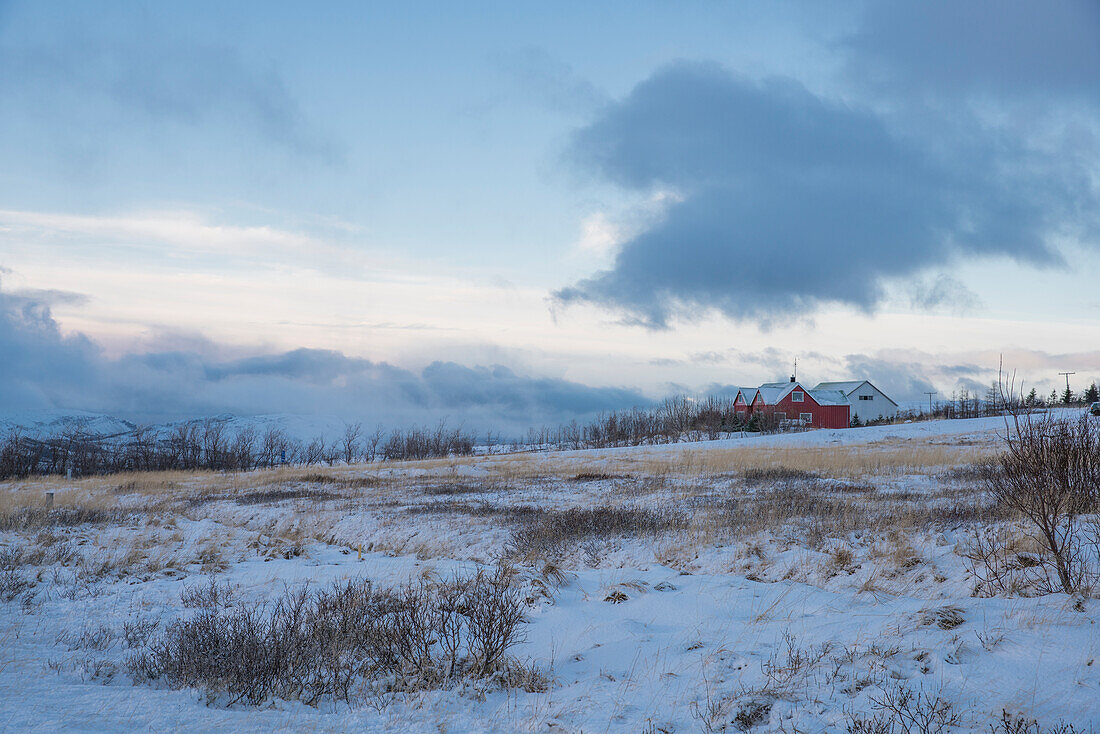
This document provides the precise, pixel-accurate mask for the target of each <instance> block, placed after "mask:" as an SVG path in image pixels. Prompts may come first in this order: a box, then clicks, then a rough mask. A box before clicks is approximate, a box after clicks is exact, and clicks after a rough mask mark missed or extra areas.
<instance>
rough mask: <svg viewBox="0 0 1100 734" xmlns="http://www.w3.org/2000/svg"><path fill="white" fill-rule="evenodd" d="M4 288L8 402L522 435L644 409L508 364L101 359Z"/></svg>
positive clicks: (1, 366)
mask: <svg viewBox="0 0 1100 734" xmlns="http://www.w3.org/2000/svg"><path fill="white" fill-rule="evenodd" d="M32 295H33V294H12V293H3V292H0V354H3V355H4V357H3V359H0V407H2V408H3V410H4V411H32V410H43V409H80V410H91V411H98V412H104V413H110V414H113V415H118V416H120V417H123V418H127V419H129V420H134V421H137V422H148V423H151V422H159V421H164V420H173V419H177V418H188V417H198V416H204V415H212V414H217V413H224V412H231V413H237V414H241V415H255V414H263V413H295V414H304V415H310V414H326V415H334V416H338V417H342V418H345V419H347V420H359V421H363V422H364V423H367V424H370V425H373V424H374V423H383V424H385V425H387V426H407V425H411V424H414V423H419V424H422V423H428V422H433V423H434V422H435V421H437V420H440V419H443V418H446V419H447V420H448V421H449V422H450V423H451V424H452V425H457V424H459V423H461V424H463V425H465V426H466V427H467V428H470V429H476V430H486V429H490V428H492V429H494V430H495V431H508V432H513V433H516V432H523V431H526V429H527V428H528V427H530V426H534V425H540V424H544V423H558V422H568V421H569V420H572V419H574V418H577V419H584V418H587V417H590V416H593V415H595V414H597V413H599V412H601V411H608V410H615V409H620V408H624V407H630V406H632V405H647V404H649V403H650V400H649V399H647V398H646V397H645V396H644V395H642V394H641V393H640V392H637V391H634V390H629V389H620V388H600V387H590V386H587V385H582V384H580V383H576V382H571V381H568V380H562V379H556V378H546V377H531V376H526V375H521V374H517V373H516V372H514V371H513V370H511V369H509V368H508V367H504V366H500V365H494V366H487V367H484V366H474V367H469V366H464V365H460V364H456V363H453V362H434V363H432V364H430V365H428V366H427V367H425V368H424V369H423V370H420V371H418V372H414V371H412V370H408V369H404V368H401V367H397V366H394V365H391V364H387V363H385V362H373V361H371V360H367V359H359V358H355V357H348V356H346V355H344V354H341V353H340V352H336V351H328V350H320V349H295V350H292V351H289V352H284V353H280V354H270V355H263V356H254V357H245V358H237V359H217V358H211V357H208V356H206V355H204V354H203V353H200V352H196V351H158V352H153V353H146V354H128V355H125V356H123V357H121V358H119V359H110V358H107V357H106V356H104V354H103V353H102V350H101V349H100V348H99V346H98V345H96V344H95V343H94V342H93V341H92V340H90V339H88V338H87V337H85V336H83V335H75V336H65V335H63V334H62V333H61V331H60V329H59V328H58V325H57V322H56V321H55V320H54V319H53V317H52V316H51V314H50V308H49V302H48V301H46V300H38V299H35V298H33V297H32Z"/></svg>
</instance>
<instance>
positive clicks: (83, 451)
mask: <svg viewBox="0 0 1100 734" xmlns="http://www.w3.org/2000/svg"><path fill="white" fill-rule="evenodd" d="M474 443H475V440H474V436H473V434H472V433H469V432H467V431H463V430H462V429H461V428H448V427H447V426H446V424H445V423H444V422H440V423H439V424H438V425H437V426H436V427H434V428H419V427H413V428H409V429H397V430H393V431H390V432H388V433H387V432H386V431H384V430H383V429H382V428H381V427H379V428H377V429H375V430H374V431H373V432H369V433H368V432H365V431H364V430H363V426H362V424H361V423H355V424H350V425H348V426H347V427H346V428H345V430H344V433H343V435H341V436H340V437H339V438H338V439H336V440H330V439H328V438H326V437H325V436H323V435H321V436H317V437H316V438H314V439H312V440H309V441H300V440H298V439H296V438H293V437H291V436H289V435H287V433H286V432H285V431H283V430H281V429H278V428H268V429H267V430H264V431H258V430H256V429H255V428H253V427H250V426H246V427H244V428H240V429H237V430H230V429H229V428H228V427H227V426H226V425H225V423H224V422H222V421H218V420H215V419H207V420H204V421H200V422H195V423H186V424H180V425H177V426H175V427H174V428H173V429H172V430H171V431H158V432H154V431H151V430H149V429H145V428H137V429H135V430H134V431H132V432H130V433H128V434H124V435H121V436H100V435H97V434H90V433H85V432H82V431H78V430H73V431H67V432H65V433H62V434H60V435H57V436H47V437H40V436H35V435H30V434H27V433H24V432H21V431H18V430H16V431H12V432H10V433H9V434H8V435H7V436H6V437H4V438H3V439H0V479H6V478H12V477H27V476H32V475H50V474H54V475H66V476H89V475H95V474H116V473H120V472H139V471H203V470H205V471H251V470H253V469H263V468H270V467H275V466H283V465H292V466H312V465H318V464H328V465H330V466H331V465H333V464H336V463H346V464H354V463H360V462H368V463H369V462H373V461H376V460H379V459H381V460H385V461H404V460H416V459H431V458H440V457H445V456H465V455H468V454H472V453H473V451H474Z"/></svg>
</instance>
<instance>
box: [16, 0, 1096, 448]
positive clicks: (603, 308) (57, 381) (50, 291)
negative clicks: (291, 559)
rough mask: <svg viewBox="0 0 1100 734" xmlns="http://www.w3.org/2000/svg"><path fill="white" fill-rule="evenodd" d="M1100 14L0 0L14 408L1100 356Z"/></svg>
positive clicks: (372, 403) (544, 392) (978, 379)
mask: <svg viewBox="0 0 1100 734" xmlns="http://www.w3.org/2000/svg"><path fill="white" fill-rule="evenodd" d="M1097 37H1100V8H1098V7H1097V6H1096V5H1095V4H1092V3H1089V2H1085V1H1084V0H1081V1H1073V0H1063V1H1061V2H1058V3H1053V4H1048V5H1044V6H1042V7H1039V6H1036V5H1033V4H1031V3H1026V2H1022V1H1021V2H1011V3H1000V2H998V3H994V2H992V1H991V0H987V1H984V2H974V3H970V4H968V5H966V6H965V8H961V9H960V8H959V7H957V5H955V4H950V3H946V2H933V3H925V4H921V5H920V6H919V7H914V6H910V5H908V4H904V3H889V2H883V3H866V4H864V3H854V4H851V3H849V4H839V3H838V4H817V3H800V2H791V3H781V4H774V5H769V6H767V7H737V6H715V5H712V4H684V5H677V6H674V7H671V6H664V5H659V4H625V3H624V4H608V5H603V6H601V7H598V8H592V7H589V6H586V5H583V4H564V5H560V6H556V7H554V8H528V9H526V10H525V11H524V12H518V11H517V9H516V8H515V7H514V6H511V5H508V4H504V3H500V4H492V3H485V4H478V5H476V6H467V7H464V8H463V9H459V8H457V7H453V6H450V5H447V4H433V3H412V4H408V5H405V6H401V7H400V8H386V9H383V8H381V7H380V6H370V7H364V6H360V5H358V4H347V5H343V4H337V5H333V6H330V7H329V8H328V9H327V10H326V12H324V13H319V12H312V11H307V10H306V9H305V8H302V7H299V6H295V5H289V4H288V5H279V4H274V5H268V4H265V5H264V6H259V5H256V4H249V3H242V4H238V5H234V6H232V7H230V8H225V7H222V6H221V5H218V4H202V3H200V4H195V5H188V6H186V7H183V6H180V7H173V6H146V5H140V4H137V5H132V4H126V3H119V4H108V5H102V6H96V7H91V6H84V5H80V4H72V5H65V4H62V5H51V6H50V7H49V8H46V7H44V6H41V5H40V4H33V3H23V2H0V70H2V72H3V73H0V99H3V100H4V101H3V102H2V103H0V104H2V105H3V114H2V115H0V156H2V158H0V160H3V161H4V165H3V166H0V354H2V355H3V358H2V359H0V412H4V411H20V410H41V409H72V410H76V409H80V410H93V411H97V412H105V413H111V414H115V415H120V416H121V417H131V418H136V419H138V420H164V419H170V418H172V417H192V416H197V415H202V414H213V413H221V412H236V413H241V414H258V413H279V412H288V413H301V414H307V413H326V414H336V415H342V416H344V415H346V416H348V417H356V418H361V419H362V420H364V421H365V422H369V423H375V422H385V423H389V424H408V423H414V422H418V423H423V422H427V421H432V420H435V419H439V418H444V417H446V418H448V419H449V420H453V421H456V422H464V423H466V424H468V425H472V426H477V427H479V428H480V427H485V426H487V425H497V426H504V427H508V429H509V430H519V429H520V428H521V427H522V426H524V425H531V426H534V425H541V424H546V423H555V422H563V421H568V420H569V419H571V418H573V417H577V418H583V417H586V416H590V415H594V414H596V413H599V412H602V411H608V410H614V409H618V408H628V407H631V406H632V405H644V404H647V403H649V402H651V401H656V400H660V399H661V398H662V397H664V396H667V395H673V394H681V393H687V394H693V395H702V394H711V393H721V392H722V391H723V390H726V389H728V387H729V386H734V385H753V384H759V383H761V382H765V381H771V380H776V379H785V378H786V376H787V375H788V374H790V372H791V370H792V369H793V364H794V360H795V359H797V360H798V372H799V377H800V378H803V379H804V380H805V381H806V382H810V383H816V382H818V381H824V380H834V379H845V378H868V379H871V380H872V382H875V383H876V384H877V385H879V387H881V388H882V389H883V390H884V391H886V392H887V393H888V394H890V395H891V396H893V397H894V398H895V399H897V400H900V401H913V400H918V399H921V398H922V396H923V394H924V392H925V391H927V390H934V391H937V392H938V393H939V398H940V399H944V398H948V397H950V395H951V393H952V392H953V391H955V390H960V389H968V390H971V391H979V390H980V391H984V389H985V388H986V387H988V385H989V383H990V381H991V380H993V379H996V376H997V370H998V366H999V364H1000V363H1001V362H1002V360H1003V364H1004V365H1005V366H1006V367H1007V368H1009V369H1010V370H1015V371H1016V373H1017V375H1018V382H1021V383H1023V384H1024V385H1025V386H1028V387H1030V386H1034V387H1036V388H1037V390H1038V391H1039V392H1040V393H1041V394H1044V395H1045V394H1047V393H1049V392H1050V390H1051V389H1054V388H1059V389H1060V388H1062V387H1064V383H1063V382H1062V378H1061V377H1059V375H1058V373H1059V372H1064V371H1075V372H1076V373H1077V374H1076V375H1075V376H1073V378H1072V386H1073V388H1074V390H1079V389H1082V388H1083V387H1085V386H1087V385H1088V384H1090V383H1092V382H1095V381H1097V380H1100V348H1097V346H1096V345H1100V326H1098V325H1097V316H1098V314H1100V295H1098V294H1097V288H1096V284H1097V282H1098V276H1100V268H1098V267H1097V265H1096V261H1097V255H1098V254H1100V253H1098V250H1100V206H1098V204H1100V115H1098V113H1100V46H1098V45H1097V44H1096V43H1095V39H1096V38H1097Z"/></svg>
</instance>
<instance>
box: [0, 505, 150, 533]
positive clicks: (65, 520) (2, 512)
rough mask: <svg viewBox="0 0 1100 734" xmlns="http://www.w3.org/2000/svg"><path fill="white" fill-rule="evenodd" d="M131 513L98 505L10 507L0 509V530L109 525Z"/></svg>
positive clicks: (125, 518) (121, 520)
mask: <svg viewBox="0 0 1100 734" xmlns="http://www.w3.org/2000/svg"><path fill="white" fill-rule="evenodd" d="M130 516H131V513H129V512H127V511H124V510H118V509H102V508H98V507H81V506H77V507H53V508H47V507H11V508H5V509H0V530H32V529H36V528H51V527H75V526H77V525H109V524H115V523H122V522H126V521H127V520H128V519H129V518H130Z"/></svg>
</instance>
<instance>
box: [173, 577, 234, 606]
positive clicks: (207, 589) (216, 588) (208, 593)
mask: <svg viewBox="0 0 1100 734" xmlns="http://www.w3.org/2000/svg"><path fill="white" fill-rule="evenodd" d="M235 598H236V595H235V594H234V592H233V589H232V588H231V587H230V586H229V583H228V582H226V583H223V584H219V583H218V580H217V579H216V578H213V577H211V578H210V579H209V580H208V581H207V583H205V584H195V585H194V586H185V587H184V589H183V591H182V592H181V593H180V602H181V603H182V604H183V607H184V609H224V608H228V607H230V606H232V605H233V601H234V600H235Z"/></svg>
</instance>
